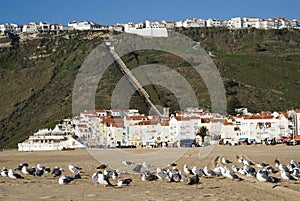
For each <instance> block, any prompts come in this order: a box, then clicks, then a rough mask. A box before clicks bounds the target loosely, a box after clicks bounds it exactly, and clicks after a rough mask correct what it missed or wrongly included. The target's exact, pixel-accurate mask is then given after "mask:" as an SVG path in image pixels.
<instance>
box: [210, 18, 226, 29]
mask: <svg viewBox="0 0 300 201" xmlns="http://www.w3.org/2000/svg"><path fill="white" fill-rule="evenodd" d="M206 26H207V27H221V26H223V24H222V21H221V20H218V19H215V18H209V19H208V20H206Z"/></svg>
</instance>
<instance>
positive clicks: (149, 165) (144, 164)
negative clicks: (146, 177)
mask: <svg viewBox="0 0 300 201" xmlns="http://www.w3.org/2000/svg"><path fill="white" fill-rule="evenodd" d="M143 167H145V168H147V169H149V168H151V167H153V166H152V165H151V164H150V163H146V162H143Z"/></svg>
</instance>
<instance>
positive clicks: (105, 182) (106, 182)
mask: <svg viewBox="0 0 300 201" xmlns="http://www.w3.org/2000/svg"><path fill="white" fill-rule="evenodd" d="M97 177H98V183H99V184H101V185H103V186H104V187H106V186H112V187H115V186H114V185H113V184H112V183H110V181H109V178H108V176H106V175H104V174H103V173H102V171H99V172H98V176H97Z"/></svg>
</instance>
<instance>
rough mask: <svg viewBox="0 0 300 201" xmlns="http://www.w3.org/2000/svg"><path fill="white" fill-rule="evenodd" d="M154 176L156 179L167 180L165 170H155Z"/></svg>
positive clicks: (167, 175) (167, 176)
mask: <svg viewBox="0 0 300 201" xmlns="http://www.w3.org/2000/svg"><path fill="white" fill-rule="evenodd" d="M156 176H157V178H158V179H169V174H168V171H167V170H166V169H160V168H159V167H158V168H156Z"/></svg>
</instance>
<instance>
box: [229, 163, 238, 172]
mask: <svg viewBox="0 0 300 201" xmlns="http://www.w3.org/2000/svg"><path fill="white" fill-rule="evenodd" d="M231 169H232V171H233V172H238V171H239V170H240V168H238V167H236V166H235V165H232V166H231Z"/></svg>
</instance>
